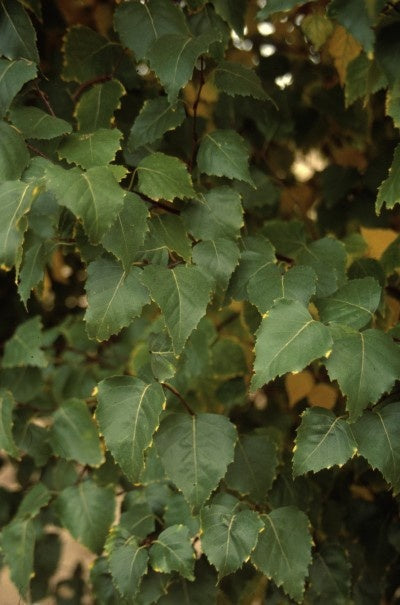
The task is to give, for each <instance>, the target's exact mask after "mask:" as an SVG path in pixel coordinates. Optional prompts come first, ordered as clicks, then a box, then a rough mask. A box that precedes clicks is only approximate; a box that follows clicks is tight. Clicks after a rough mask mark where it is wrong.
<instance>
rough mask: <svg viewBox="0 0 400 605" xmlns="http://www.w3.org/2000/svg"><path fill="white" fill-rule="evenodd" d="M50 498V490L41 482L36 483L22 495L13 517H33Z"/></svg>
mask: <svg viewBox="0 0 400 605" xmlns="http://www.w3.org/2000/svg"><path fill="white" fill-rule="evenodd" d="M50 500H51V492H50V491H49V490H48V489H47V487H46V486H45V485H44V484H43V483H36V485H34V486H33V487H32V488H31V489H30V490H29V491H28V492H27V493H26V494H25V496H24V498H23V500H22V502H21V504H20V505H19V507H18V510H17V514H16V516H15V519H27V518H29V519H33V518H34V517H36V516H37V515H38V514H39V511H40V509H41V508H43V507H44V506H47V505H48V503H49V502H50Z"/></svg>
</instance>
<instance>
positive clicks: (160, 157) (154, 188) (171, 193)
mask: <svg viewBox="0 0 400 605" xmlns="http://www.w3.org/2000/svg"><path fill="white" fill-rule="evenodd" d="M137 171H138V174H139V185H138V187H139V191H140V192H141V193H144V194H145V195H148V196H149V197H151V199H153V200H160V199H164V200H168V201H170V202H172V201H173V200H174V199H175V198H176V197H178V198H185V197H192V196H193V197H194V196H195V191H194V189H193V185H192V179H191V177H190V175H189V173H188V171H187V168H186V166H185V164H184V163H183V162H182V161H181V160H179V159H178V158H174V157H172V156H169V155H165V153H160V152H156V153H152V154H151V155H148V156H147V157H145V158H144V160H142V161H141V162H140V163H139V165H138V167H137Z"/></svg>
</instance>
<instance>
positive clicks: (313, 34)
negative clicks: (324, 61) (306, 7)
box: [301, 12, 333, 50]
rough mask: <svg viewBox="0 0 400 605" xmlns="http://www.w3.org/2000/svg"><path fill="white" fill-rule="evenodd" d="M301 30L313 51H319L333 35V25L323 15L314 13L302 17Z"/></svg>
mask: <svg viewBox="0 0 400 605" xmlns="http://www.w3.org/2000/svg"><path fill="white" fill-rule="evenodd" d="M301 29H302V31H303V32H304V34H305V35H306V36H307V38H308V39H309V40H310V42H311V43H312V45H313V46H314V48H315V50H319V49H320V48H321V46H323V45H324V44H325V42H326V41H327V39H328V38H329V37H330V35H331V34H332V33H333V23H332V21H331V20H330V19H328V18H327V17H326V16H325V15H322V14H318V13H317V12H315V13H311V14H310V15H306V16H305V17H304V19H303V20H302V22H301Z"/></svg>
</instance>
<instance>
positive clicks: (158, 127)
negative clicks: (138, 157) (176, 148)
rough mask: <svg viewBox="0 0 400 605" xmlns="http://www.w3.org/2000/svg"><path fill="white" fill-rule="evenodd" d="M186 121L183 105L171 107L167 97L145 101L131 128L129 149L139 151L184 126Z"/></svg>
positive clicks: (178, 104)
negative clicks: (167, 133)
mask: <svg viewBox="0 0 400 605" xmlns="http://www.w3.org/2000/svg"><path fill="white" fill-rule="evenodd" d="M184 119H185V110H184V107H183V104H182V103H175V104H174V105H171V104H170V103H169V102H168V100H167V98H166V97H158V98H156V99H149V100H147V101H145V102H144V105H143V107H142V109H141V110H140V113H139V115H138V116H137V118H136V120H135V121H134V123H133V126H132V128H131V132H130V135H129V139H128V147H129V149H138V148H139V147H143V146H144V145H148V144H149V143H153V142H154V141H157V139H159V138H160V137H162V136H163V134H165V133H166V132H168V131H169V130H174V128H176V127H177V126H179V125H180V124H182V122H183V121H184Z"/></svg>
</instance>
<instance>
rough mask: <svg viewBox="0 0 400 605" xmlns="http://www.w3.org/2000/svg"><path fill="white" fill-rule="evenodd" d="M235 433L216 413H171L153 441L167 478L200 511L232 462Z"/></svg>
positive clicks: (225, 420) (231, 426)
mask: <svg viewBox="0 0 400 605" xmlns="http://www.w3.org/2000/svg"><path fill="white" fill-rule="evenodd" d="M235 441H236V430H235V427H234V426H233V424H231V423H230V422H229V420H228V419H227V418H225V417H224V416H219V415H217V414H198V415H196V416H190V415H189V414H170V415H169V416H167V418H165V420H163V421H162V423H161V425H160V428H159V430H158V431H157V434H156V437H155V442H156V446H157V450H158V454H159V456H160V458H161V462H162V464H163V466H164V468H165V472H166V473H167V475H168V477H169V478H170V479H171V480H172V481H173V482H174V483H175V484H176V486H177V487H178V489H180V490H181V491H182V492H183V495H184V496H185V498H186V500H187V501H188V502H189V504H190V505H191V506H192V507H193V508H195V509H197V510H198V509H199V508H200V507H201V505H202V504H203V503H204V502H205V501H206V500H207V499H208V498H209V496H210V494H211V492H212V490H213V489H215V488H216V487H217V485H218V483H219V481H220V480H221V479H222V477H223V476H224V475H225V473H226V469H227V466H228V464H229V463H230V462H232V460H233V453H234V446H235Z"/></svg>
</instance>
